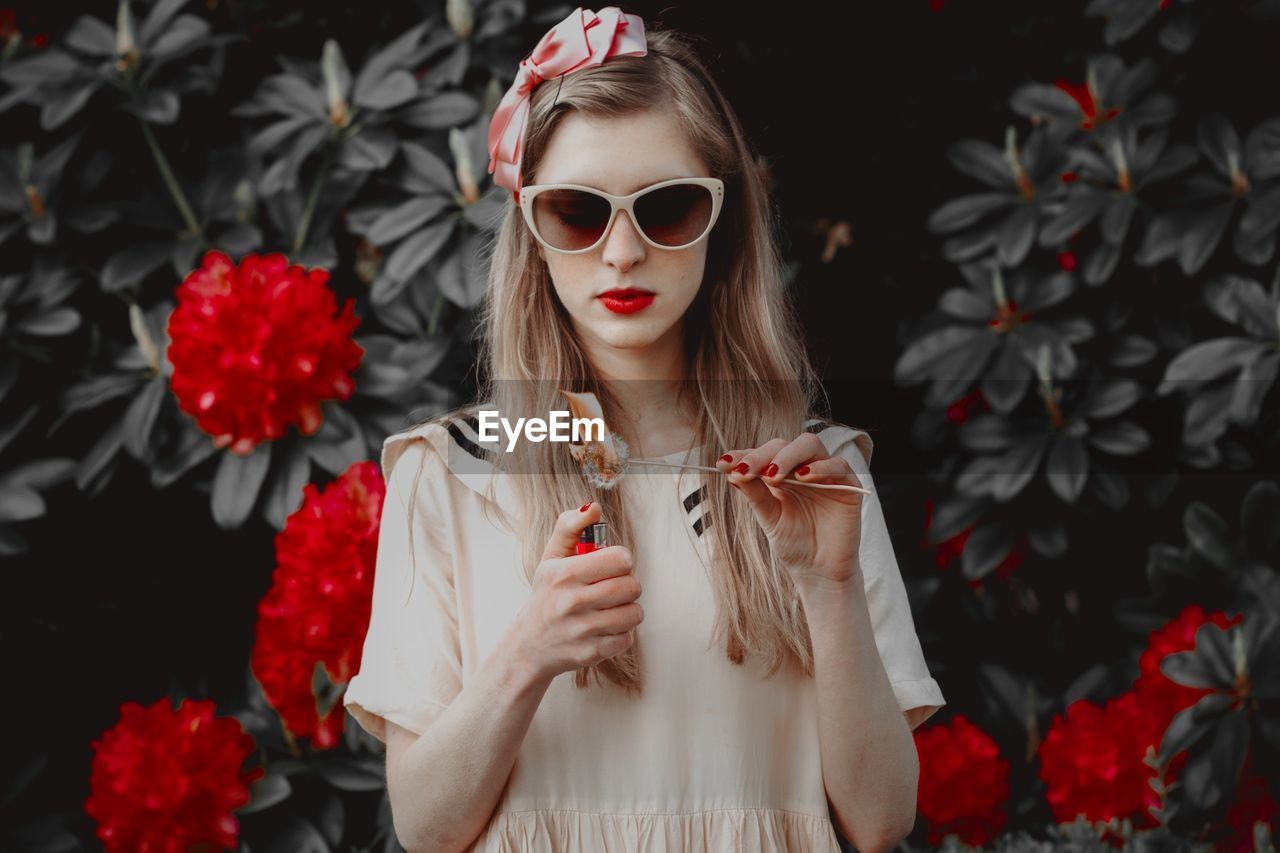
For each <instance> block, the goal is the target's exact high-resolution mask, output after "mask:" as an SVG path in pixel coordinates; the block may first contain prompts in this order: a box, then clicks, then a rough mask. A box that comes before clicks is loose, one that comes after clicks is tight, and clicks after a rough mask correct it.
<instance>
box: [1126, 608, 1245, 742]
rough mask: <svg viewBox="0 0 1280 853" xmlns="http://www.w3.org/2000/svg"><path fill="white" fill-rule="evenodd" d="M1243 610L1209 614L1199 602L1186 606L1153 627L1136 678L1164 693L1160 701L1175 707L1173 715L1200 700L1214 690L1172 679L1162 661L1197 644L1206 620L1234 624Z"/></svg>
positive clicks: (1144, 686) (1153, 691) (1220, 624)
mask: <svg viewBox="0 0 1280 853" xmlns="http://www.w3.org/2000/svg"><path fill="white" fill-rule="evenodd" d="M1242 618H1243V614H1240V613H1237V614H1236V615H1235V616H1234V617H1228V616H1227V614H1225V613H1222V612H1220V611H1219V612H1215V613H1213V614H1206V613H1205V611H1204V608H1202V607H1201V606H1200V605H1199V604H1192V605H1190V606H1188V607H1186V608H1184V609H1183V611H1182V612H1181V613H1179V614H1178V615H1177V617H1176V618H1174V619H1173V620H1171V621H1170V622H1169V623H1168V624H1166V625H1165V626H1164V627H1162V628H1160V630H1158V631H1152V632H1151V635H1150V636H1149V637H1148V639H1147V648H1146V650H1145V651H1143V653H1142V656H1141V657H1139V658H1138V669H1139V671H1140V673H1141V674H1140V675H1139V676H1138V680H1137V681H1135V682H1134V686H1135V687H1141V688H1142V689H1143V690H1144V691H1146V692H1148V693H1149V694H1160V698H1159V700H1158V701H1159V704H1160V705H1162V706H1164V707H1167V708H1172V709H1173V712H1172V713H1171V714H1170V719H1173V715H1174V714H1177V713H1178V711H1181V710H1182V709H1183V708H1186V707H1187V706H1189V705H1194V704H1195V703H1196V702H1199V701H1200V699H1201V697H1203V696H1205V695H1206V694H1209V693H1212V692H1213V691H1212V690H1211V689H1210V688H1207V687H1187V686H1186V685H1183V684H1179V683H1177V682H1176V681H1173V680H1171V679H1170V678H1169V677H1168V676H1166V675H1165V674H1164V673H1163V672H1161V671H1160V662H1161V661H1162V660H1164V659H1165V657H1166V656H1168V655H1171V654H1175V653H1177V652H1186V651H1190V650H1192V649H1194V648H1195V647H1196V631H1198V630H1199V629H1200V626H1201V625H1203V624H1204V623H1206V622H1212V623H1213V624H1215V625H1217V626H1218V627H1219V628H1230V627H1231V626H1232V625H1238V624H1239V623H1240V620H1241V619H1242Z"/></svg>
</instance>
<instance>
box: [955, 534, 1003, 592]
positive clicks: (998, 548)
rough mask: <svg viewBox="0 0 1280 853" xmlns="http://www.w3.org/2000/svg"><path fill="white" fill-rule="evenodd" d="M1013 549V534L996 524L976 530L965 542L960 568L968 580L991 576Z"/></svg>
mask: <svg viewBox="0 0 1280 853" xmlns="http://www.w3.org/2000/svg"><path fill="white" fill-rule="evenodd" d="M1012 549H1013V532H1012V531H1011V530H1009V529H1008V528H1007V527H1006V526H1005V525H1004V524H1002V523H1000V522H996V523H994V524H986V525H982V526H980V527H978V528H976V529H975V530H974V531H973V533H971V534H969V538H968V539H966V540H965V543H964V551H963V552H962V553H961V555H960V556H961V560H960V566H961V569H962V570H963V573H964V576H965V578H966V579H968V580H976V579H978V578H983V577H985V576H986V575H988V574H990V573H991V572H992V571H993V570H994V569H995V567H996V566H998V565H999V564H1000V561H1001V560H1003V559H1004V558H1005V557H1007V556H1009V552H1010V551H1011V550H1012Z"/></svg>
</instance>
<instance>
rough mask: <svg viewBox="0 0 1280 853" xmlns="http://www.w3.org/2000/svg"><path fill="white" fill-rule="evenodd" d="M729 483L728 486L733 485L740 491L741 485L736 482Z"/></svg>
mask: <svg viewBox="0 0 1280 853" xmlns="http://www.w3.org/2000/svg"><path fill="white" fill-rule="evenodd" d="M729 485H730V486H733V487H734V488H735V489H737V490H738V491H742V487H741V486H739V485H738V484H737V483H730V484H729Z"/></svg>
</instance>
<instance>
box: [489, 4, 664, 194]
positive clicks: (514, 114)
mask: <svg viewBox="0 0 1280 853" xmlns="http://www.w3.org/2000/svg"><path fill="white" fill-rule="evenodd" d="M647 52H648V46H647V44H646V42H645V38H644V21H643V20H641V18H640V16H639V15H628V14H625V13H624V12H623V11H622V10H621V9H619V8H618V7H617V6H606V7H604V8H603V9H601V10H600V11H599V12H592V11H591V10H590V9H583V8H582V7H581V6H579V7H578V8H577V9H574V10H573V11H572V12H570V13H569V15H568V17H566V18H565V19H564V20H563V21H561V22H560V23H558V24H556V25H555V26H554V27H552V28H551V29H550V30H548V31H547V33H546V34H545V35H544V36H543V37H542V39H541V40H540V41H539V42H538V45H537V47H535V48H534V49H533V51H532V52H531V53H530V54H529V55H528V56H526V57H525V58H524V59H522V60H520V67H519V69H518V70H517V71H516V79H515V80H514V81H513V82H512V83H511V88H509V89H507V93H506V94H505V95H503V96H502V100H501V101H500V102H499V103H498V108H497V109H496V110H494V112H493V119H492V120H491V121H490V122H489V173H490V174H492V175H493V182H494V183H495V184H497V185H498V186H501V187H506V188H507V189H509V190H511V199H512V201H515V202H517V203H519V201H520V187H521V186H523V183H524V182H523V181H522V180H521V176H520V160H521V158H522V156H523V154H524V150H523V149H524V131H525V125H527V124H528V121H529V97H530V95H531V94H532V93H533V90H534V89H535V88H536V87H537V86H538V84H539V83H541V82H542V81H543V80H549V79H551V78H554V77H558V76H559V75H561V74H568V73H570V72H572V71H578V70H581V69H583V68H590V67H591V66H593V65H599V64H601V63H602V62H604V61H605V60H606V59H609V58H610V57H613V56H644V55H645V54H646V53H647Z"/></svg>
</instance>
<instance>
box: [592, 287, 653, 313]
mask: <svg viewBox="0 0 1280 853" xmlns="http://www.w3.org/2000/svg"><path fill="white" fill-rule="evenodd" d="M597 298H598V299H599V300H600V301H601V302H603V303H604V307H605V308H608V309H609V310H610V311H612V312H613V313H615V314H634V313H635V312H637V311H643V310H644V309H646V308H648V307H649V306H650V305H652V304H653V298H654V294H653V293H651V292H650V291H648V290H637V289H636V288H634V287H626V288H622V289H620V290H606V291H605V292H604V293H602V294H600V295H599V296H598V297H597Z"/></svg>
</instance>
